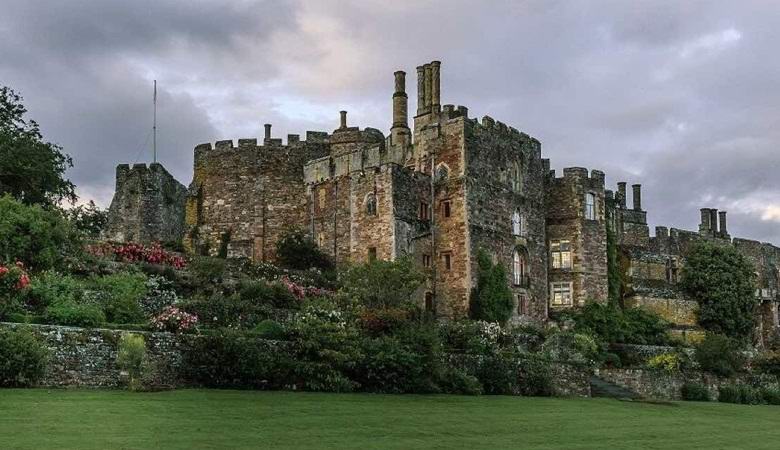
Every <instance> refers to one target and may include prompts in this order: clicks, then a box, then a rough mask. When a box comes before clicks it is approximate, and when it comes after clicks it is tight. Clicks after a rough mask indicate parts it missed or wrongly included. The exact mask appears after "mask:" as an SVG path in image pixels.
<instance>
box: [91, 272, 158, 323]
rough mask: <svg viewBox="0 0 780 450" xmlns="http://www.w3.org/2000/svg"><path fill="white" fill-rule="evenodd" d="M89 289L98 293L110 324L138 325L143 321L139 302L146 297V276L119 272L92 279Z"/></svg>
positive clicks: (143, 317)
mask: <svg viewBox="0 0 780 450" xmlns="http://www.w3.org/2000/svg"><path fill="white" fill-rule="evenodd" d="M89 287H90V288H91V289H93V290H95V291H97V292H98V293H100V295H99V299H100V301H101V302H102V306H103V311H104V312H105V314H106V320H107V321H108V322H110V323H139V322H143V321H144V320H145V315H144V311H143V309H142V308H141V302H142V301H143V299H144V297H145V296H146V276H145V275H143V274H141V273H128V272H121V273H116V274H112V275H106V276H103V277H92V278H91V279H90V281H89Z"/></svg>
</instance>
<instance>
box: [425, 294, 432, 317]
mask: <svg viewBox="0 0 780 450" xmlns="http://www.w3.org/2000/svg"><path fill="white" fill-rule="evenodd" d="M425 311H427V312H430V313H432V312H434V306H433V292H426V293H425Z"/></svg>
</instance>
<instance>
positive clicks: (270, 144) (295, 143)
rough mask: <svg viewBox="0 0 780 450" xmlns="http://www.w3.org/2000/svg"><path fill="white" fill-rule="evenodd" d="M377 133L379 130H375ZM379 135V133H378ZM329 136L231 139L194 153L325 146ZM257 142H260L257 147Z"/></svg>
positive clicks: (203, 146)
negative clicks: (236, 143) (285, 138)
mask: <svg viewBox="0 0 780 450" xmlns="http://www.w3.org/2000/svg"><path fill="white" fill-rule="evenodd" d="M366 130H374V129H373V128H367V129H366ZM376 131H377V132H379V130H376ZM380 133H381V132H380ZM330 139H331V135H330V134H328V133H327V132H324V131H307V132H306V139H305V140H301V136H300V135H299V134H288V135H287V143H286V144H284V143H283V141H282V139H281V138H270V137H268V138H264V139H263V141H262V142H261V141H259V139H258V138H242V139H238V141H237V142H238V145H237V146H236V145H235V144H234V143H233V140H232V139H225V140H219V141H215V142H214V143H213V144H212V143H211V142H205V143H202V144H198V145H196V146H195V152H206V151H211V150H239V149H256V148H272V149H274V150H278V149H279V148H282V149H286V148H297V147H300V146H302V145H305V144H327V143H329V142H330ZM258 142H261V143H260V144H259V145H258Z"/></svg>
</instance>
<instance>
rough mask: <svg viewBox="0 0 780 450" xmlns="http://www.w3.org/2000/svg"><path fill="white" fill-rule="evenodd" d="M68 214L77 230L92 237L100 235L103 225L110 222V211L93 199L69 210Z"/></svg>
mask: <svg viewBox="0 0 780 450" xmlns="http://www.w3.org/2000/svg"><path fill="white" fill-rule="evenodd" d="M66 215H67V217H68V220H70V223H72V224H73V226H74V227H75V228H76V229H77V230H79V231H81V232H82V233H84V234H85V235H86V236H89V237H91V238H97V237H98V236H100V233H101V232H102V231H103V227H105V226H106V223H108V211H106V210H105V209H100V208H98V206H97V205H96V204H95V202H94V201H92V200H90V201H89V203H87V204H86V205H79V206H77V207H75V208H72V209H69V210H67V212H66Z"/></svg>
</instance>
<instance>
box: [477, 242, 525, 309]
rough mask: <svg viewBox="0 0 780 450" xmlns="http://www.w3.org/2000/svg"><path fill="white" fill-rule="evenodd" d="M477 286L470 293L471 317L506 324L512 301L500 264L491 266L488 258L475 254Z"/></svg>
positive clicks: (484, 253) (512, 307)
mask: <svg viewBox="0 0 780 450" xmlns="http://www.w3.org/2000/svg"><path fill="white" fill-rule="evenodd" d="M477 266H478V269H477V286H476V287H475V288H474V290H473V292H472V293H471V299H470V302H471V303H470V310H471V317H472V318H473V319H476V320H484V321H486V322H497V323H500V324H504V323H506V322H507V321H508V320H509V318H510V317H512V310H513V309H514V305H515V303H514V299H513V297H512V291H511V290H510V289H509V284H508V282H507V278H506V270H505V269H504V266H503V265H501V264H493V262H492V261H491V260H490V256H488V254H487V253H486V252H485V251H483V250H480V251H479V252H478V254H477Z"/></svg>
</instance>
